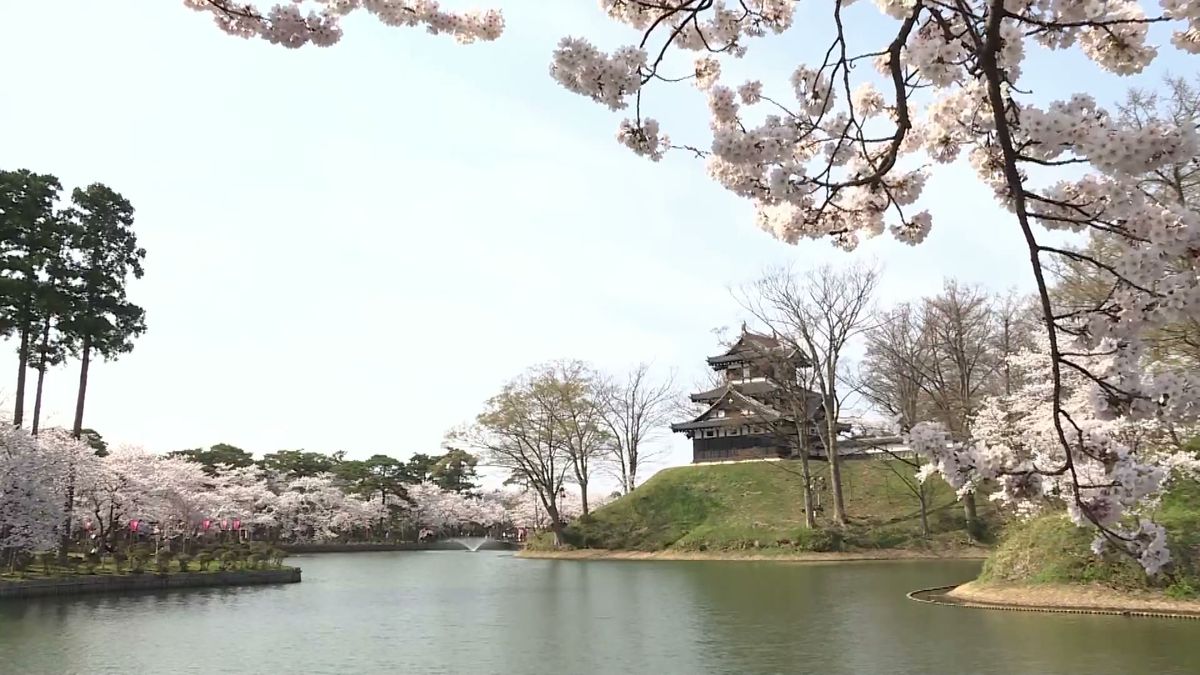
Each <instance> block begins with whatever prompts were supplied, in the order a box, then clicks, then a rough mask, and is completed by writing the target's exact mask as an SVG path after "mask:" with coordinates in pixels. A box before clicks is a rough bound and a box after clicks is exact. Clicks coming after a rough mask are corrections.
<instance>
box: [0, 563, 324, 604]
mask: <svg viewBox="0 0 1200 675" xmlns="http://www.w3.org/2000/svg"><path fill="white" fill-rule="evenodd" d="M299 582H300V568H298V567H288V568H284V569H278V570H231V571H227V572H183V573H177V574H168V575H161V576H160V575H158V574H154V573H145V574H123V575H120V576H107V575H79V576H74V577H67V578H62V579H34V580H29V581H0V600H4V599H6V598H33V597H41V596H50V595H84V594H90V593H122V592H128V591H163V590H170V589H176V588H203V587H209V586H257V585H261V584H295V583H299Z"/></svg>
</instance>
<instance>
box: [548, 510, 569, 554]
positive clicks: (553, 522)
mask: <svg viewBox="0 0 1200 675" xmlns="http://www.w3.org/2000/svg"><path fill="white" fill-rule="evenodd" d="M546 515H548V516H549V517H550V531H551V532H553V533H554V545H555V546H562V545H563V544H565V543H566V539H565V538H564V537H563V527H562V519H560V518H559V517H558V507H555V508H553V509H546Z"/></svg>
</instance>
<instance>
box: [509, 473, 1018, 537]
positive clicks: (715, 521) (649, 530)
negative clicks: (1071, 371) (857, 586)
mask: <svg viewBox="0 0 1200 675" xmlns="http://www.w3.org/2000/svg"><path fill="white" fill-rule="evenodd" d="M812 468H813V473H814V475H815V476H825V481H824V483H825V485H826V486H827V485H829V483H830V481H829V479H828V476H827V471H828V465H827V464H826V463H824V462H813V463H812ZM912 473H913V470H912V469H911V468H910V467H908V466H905V465H903V464H901V463H900V462H896V461H882V460H880V461H876V460H854V461H846V462H844V463H843V465H842V483H843V487H844V492H845V502H846V511H847V513H848V515H849V519H850V524H849V526H848V527H846V528H835V527H832V526H831V525H832V523H831V519H832V514H831V511H832V506H831V505H832V495H831V494H830V492H829V490H828V489H825V490H822V491H821V492H820V494H819V497H820V503H821V505H822V509H821V511H820V512H819V514H818V519H817V520H818V522H817V525H818V527H817V528H816V529H811V530H810V529H806V528H805V527H804V504H803V493H802V489H801V486H802V485H803V483H802V479H801V476H800V464H799V462H795V461H784V462H747V463H741V464H724V465H706V466H685V467H677V468H673V469H667V470H664V471H661V472H659V473H658V474H656V475H655V476H654V477H652V478H651V479H650V480H648V481H646V483H645V484H644V485H642V486H641V487H639V488H638V489H637V490H635V491H634V492H633V493H631V494H629V495H626V496H625V497H622V498H621V499H619V500H617V501H615V502H613V503H611V504H609V505H607V506H605V507H604V508H601V509H599V510H597V511H595V512H594V513H593V514H592V515H591V516H589V517H587V518H583V519H580V520H579V521H578V522H576V523H574V524H573V525H571V526H570V527H568V529H567V531H566V539H567V543H568V544H570V545H571V546H572V547H575V548H581V549H605V550H610V551H613V550H617V551H640V552H662V551H669V552H675V553H709V554H710V555H711V556H715V557H723V555H724V553H727V552H758V553H763V554H764V555H772V554H776V553H780V554H783V553H797V552H837V551H843V552H844V551H850V552H853V551H871V550H881V549H888V550H890V549H902V550H915V551H922V552H924V553H926V554H933V555H937V554H942V553H946V554H952V552H953V551H956V550H958V549H962V548H968V547H969V548H972V549H975V548H976V546H975V544H974V543H973V541H972V538H971V537H970V536H969V534H968V532H967V528H966V519H965V517H964V515H963V509H962V505H961V504H960V503H958V502H957V500H956V498H955V495H954V493H953V491H952V490H951V489H950V488H949V486H947V485H946V484H945V483H943V482H941V481H940V480H932V481H930V483H929V485H928V488H927V489H928V493H929V496H928V504H929V507H928V521H929V528H930V534H929V536H928V537H924V536H922V532H921V520H920V505H919V501H918V500H917V497H916V496H915V495H914V494H913V493H912V492H911V491H910V490H909V488H908V487H906V486H905V483H904V481H903V479H902V478H901V475H903V476H911V475H912ZM979 509H980V511H979V513H980V516H981V522H982V523H983V530H982V539H983V540H984V541H987V540H988V534H989V533H990V532H991V531H994V529H995V528H996V526H997V524H998V522H999V521H998V515H997V514H996V513H995V512H994V511H993V510H992V509H991V506H990V505H989V504H988V503H987V502H986V500H980V504H979ZM546 543H547V542H546V541H545V540H538V541H537V542H535V544H534V545H533V546H532V547H531V548H532V549H535V550H536V549H539V548H543V549H544V548H547V547H546V545H545V544H546ZM976 550H977V549H976Z"/></svg>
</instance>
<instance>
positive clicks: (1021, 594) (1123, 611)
mask: <svg viewBox="0 0 1200 675" xmlns="http://www.w3.org/2000/svg"><path fill="white" fill-rule="evenodd" d="M908 597H909V598H911V599H913V600H916V601H918V602H927V603H932V604H937V605H946V606H951V607H970V608H975V609H993V610H1008V611H1026V612H1049V613H1058V614H1098V615H1112V616H1137V617H1156V618H1172V619H1200V600H1174V599H1171V598H1168V597H1165V596H1163V595H1160V594H1156V593H1145V592H1143V593H1125V592H1121V591H1117V590H1114V589H1112V588H1108V587H1105V586H1099V585H1078V586H1073V585H1066V584H1037V585H1033V584H1029V585H1024V584H988V583H980V582H978V581H970V582H967V583H965V584H961V585H959V586H952V587H945V588H934V589H922V590H918V591H913V592H912V593H909V594H908Z"/></svg>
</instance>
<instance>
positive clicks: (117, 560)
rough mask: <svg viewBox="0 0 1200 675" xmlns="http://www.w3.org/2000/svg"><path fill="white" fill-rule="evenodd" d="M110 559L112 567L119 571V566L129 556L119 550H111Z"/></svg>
mask: <svg viewBox="0 0 1200 675" xmlns="http://www.w3.org/2000/svg"><path fill="white" fill-rule="evenodd" d="M112 559H113V567H115V568H117V572H118V573H120V571H121V567H122V566H123V565H124V564H125V561H126V560H128V559H129V556H127V555H125V554H124V553H123V552H121V551H113V554H112Z"/></svg>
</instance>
